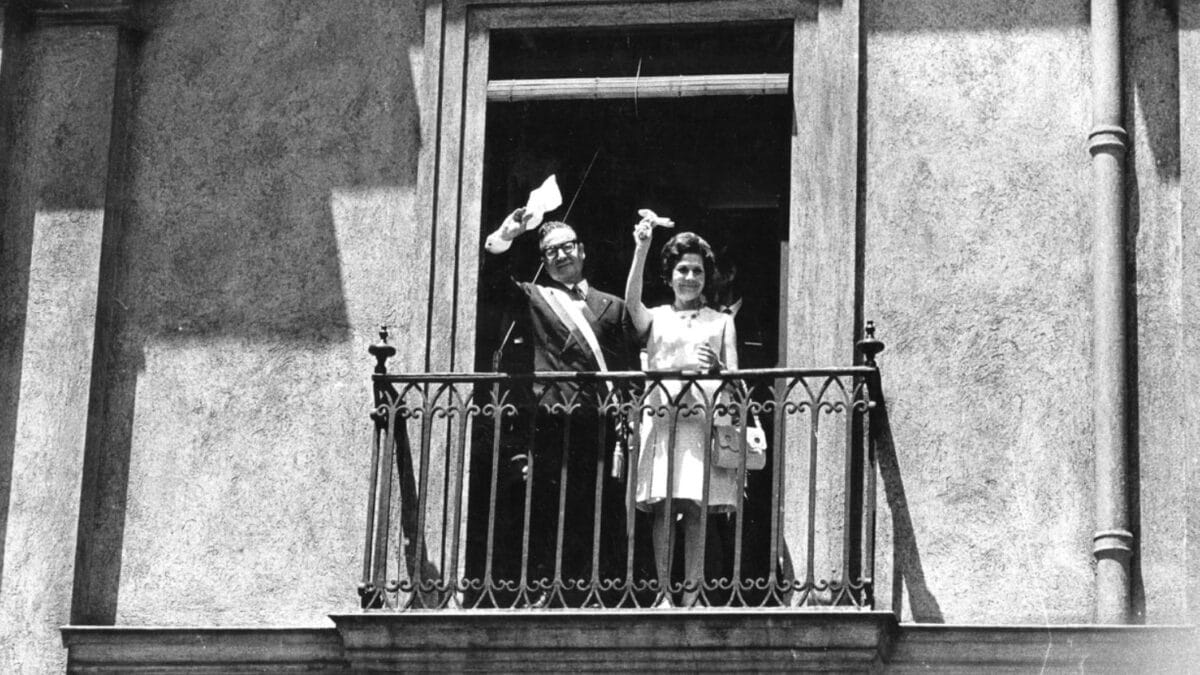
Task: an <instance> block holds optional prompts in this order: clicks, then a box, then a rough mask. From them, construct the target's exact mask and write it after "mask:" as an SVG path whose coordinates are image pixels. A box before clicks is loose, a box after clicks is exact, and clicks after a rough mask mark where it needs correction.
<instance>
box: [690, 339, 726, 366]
mask: <svg viewBox="0 0 1200 675" xmlns="http://www.w3.org/2000/svg"><path fill="white" fill-rule="evenodd" d="M696 360H697V361H698V362H699V363H700V369H701V370H707V371H709V372H712V373H715V372H718V371H720V370H721V368H722V367H723V365H722V364H721V359H720V357H718V356H717V352H716V351H715V350H714V349H713V348H712V347H710V346H708V344H707V343H705V344H700V345H696Z"/></svg>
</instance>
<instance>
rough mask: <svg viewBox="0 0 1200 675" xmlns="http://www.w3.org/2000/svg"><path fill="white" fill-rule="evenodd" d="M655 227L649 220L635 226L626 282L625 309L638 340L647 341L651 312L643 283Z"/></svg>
mask: <svg viewBox="0 0 1200 675" xmlns="http://www.w3.org/2000/svg"><path fill="white" fill-rule="evenodd" d="M652 231H653V227H652V226H651V224H650V221H649V220H646V219H643V220H642V222H640V223H638V224H637V225H634V226H633V242H634V245H635V248H634V249H633V263H632V264H631V265H630V267H629V279H628V280H627V281H626V282H625V308H626V309H628V310H629V318H631V319H633V327H634V329H636V330H637V334H638V338H640V339H645V337H646V333H647V331H649V330H650V311H649V310H648V309H646V305H645V304H643V303H642V281H643V277H644V275H645V270H646V255H647V254H648V253H649V252H650V234H651V232H652Z"/></svg>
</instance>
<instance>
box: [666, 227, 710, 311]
mask: <svg viewBox="0 0 1200 675" xmlns="http://www.w3.org/2000/svg"><path fill="white" fill-rule="evenodd" d="M688 253H695V254H697V255H699V256H700V259H701V260H703V261H704V290H705V295H706V296H707V295H709V291H711V290H712V285H713V283H715V282H716V269H717V257H716V256H715V255H713V251H712V247H711V246H709V245H708V242H707V241H704V239H703V238H702V237H701V236H700V235H698V234H696V233H695V232H680V233H679V234H677V235H675V236H674V237H671V238H670V239H668V240H667V243H665V244H663V247H662V279H663V281H664V282H665V283H666V284H667V286H670V285H671V273H672V272H673V271H674V270H675V265H677V264H679V261H680V260H681V259H682V258H683V256H685V255H687V254H688Z"/></svg>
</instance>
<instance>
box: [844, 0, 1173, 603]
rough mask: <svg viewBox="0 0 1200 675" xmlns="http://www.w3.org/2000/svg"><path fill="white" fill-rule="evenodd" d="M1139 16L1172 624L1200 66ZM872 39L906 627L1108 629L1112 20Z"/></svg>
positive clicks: (1136, 250) (1144, 243)
mask: <svg viewBox="0 0 1200 675" xmlns="http://www.w3.org/2000/svg"><path fill="white" fill-rule="evenodd" d="M1135 5H1136V6H1135V7H1132V8H1131V9H1130V10H1129V11H1128V12H1127V13H1126V15H1125V17H1124V21H1125V27H1124V31H1125V32H1124V40H1125V49H1126V87H1127V91H1128V94H1127V111H1128V112H1127V114H1126V127H1127V128H1128V130H1129V132H1130V140H1131V145H1130V148H1131V150H1130V160H1129V169H1130V173H1129V178H1128V185H1127V191H1128V194H1129V198H1128V208H1129V227H1130V239H1129V240H1130V242H1131V243H1132V246H1131V248H1130V254H1129V263H1128V267H1127V269H1128V271H1129V272H1128V273H1129V279H1130V281H1131V282H1132V287H1131V289H1130V294H1129V299H1130V308H1131V314H1132V315H1136V320H1137V324H1136V325H1135V324H1133V323H1132V322H1131V323H1130V326H1131V328H1130V331H1131V332H1130V335H1131V336H1136V339H1134V340H1131V342H1132V344H1133V347H1132V350H1131V364H1132V372H1131V392H1132V398H1133V400H1134V402H1135V404H1136V405H1137V406H1138V413H1137V415H1136V423H1135V428H1134V430H1133V434H1134V438H1135V441H1134V442H1133V444H1132V446H1131V457H1132V460H1131V469H1130V471H1131V476H1132V477H1133V478H1132V479H1131V485H1132V489H1133V491H1134V492H1135V493H1136V494H1137V495H1138V497H1137V498H1136V499H1135V500H1134V503H1133V507H1132V508H1133V514H1134V518H1135V522H1137V523H1138V524H1137V525H1135V527H1137V528H1140V530H1138V532H1137V534H1138V535H1139V538H1140V550H1139V551H1138V558H1137V563H1135V580H1134V602H1135V612H1136V613H1137V615H1138V617H1139V620H1145V621H1148V622H1153V623H1171V622H1179V621H1184V620H1186V618H1187V616H1186V610H1187V607H1186V603H1185V601H1184V592H1183V591H1184V589H1183V586H1182V585H1181V584H1179V583H1178V579H1180V578H1183V577H1185V576H1186V575H1187V572H1188V567H1187V557H1186V555H1185V542H1186V536H1185V535H1186V532H1185V529H1186V518H1185V514H1183V513H1182V512H1181V511H1180V510H1179V505H1180V504H1182V503H1184V502H1185V500H1186V485H1187V476H1186V473H1185V472H1184V471H1182V470H1181V469H1182V467H1184V466H1185V465H1186V449H1185V448H1184V445H1183V443H1182V442H1181V438H1182V433H1183V425H1182V419H1183V408H1182V405H1181V403H1180V401H1182V400H1183V399H1184V398H1185V397H1186V396H1187V390H1186V388H1185V387H1184V383H1183V381H1182V378H1181V377H1180V375H1179V369H1178V368H1177V367H1176V365H1177V363H1178V359H1179V358H1180V353H1179V350H1180V349H1181V343H1180V339H1179V338H1180V334H1179V330H1180V327H1181V325H1182V323H1181V322H1182V316H1181V301H1180V297H1181V290H1180V289H1181V283H1182V279H1183V276H1182V271H1181V268H1180V240H1181V225H1180V216H1179V208H1180V207H1179V192H1178V180H1179V160H1178V133H1179V129H1178V125H1179V118H1178V114H1177V111H1178V101H1179V98H1178V97H1179V93H1178V84H1177V79H1176V78H1177V77H1178V60H1177V59H1178V53H1177V50H1176V48H1175V44H1176V41H1175V37H1174V31H1175V30H1176V26H1175V24H1174V22H1173V20H1172V16H1171V14H1170V13H1169V12H1168V11H1167V10H1166V9H1165V8H1163V7H1160V6H1153V7H1150V6H1143V5H1140V4H1137V3H1135ZM865 21H866V24H867V31H868V38H867V39H868V43H867V90H866V92H867V94H866V103H867V108H866V111H867V152H866V157H867V160H866V175H865V180H866V235H865V272H864V279H865V281H864V285H865V288H864V296H865V300H864V312H865V316H867V317H868V318H875V319H876V320H877V321H878V322H879V323H880V324H881V327H882V330H883V333H882V337H883V338H884V339H885V341H887V343H888V350H887V352H885V354H884V358H883V373H884V381H885V388H886V390H887V393H888V398H889V408H890V411H891V417H892V420H891V421H892V425H893V433H894V438H895V444H896V454H897V462H896V464H897V466H898V470H899V473H898V475H896V476H892V478H891V483H892V485H891V486H890V488H891V490H892V492H891V493H890V494H889V496H890V497H891V501H890V503H889V502H888V501H885V502H884V504H885V507H884V511H885V512H886V516H885V517H883V518H881V519H880V522H881V527H880V539H881V542H883V545H882V546H881V549H882V550H883V551H885V552H886V553H885V559H884V560H882V561H881V563H882V564H881V568H880V572H881V574H882V576H883V579H882V581H883V582H884V583H885V584H888V583H891V581H892V572H893V570H892V568H891V564H892V562H893V560H894V561H895V562H896V564H897V566H898V568H899V569H900V570H901V575H902V576H903V577H904V580H905V582H906V585H905V587H904V592H903V599H902V600H901V603H902V605H903V615H904V616H905V617H910V618H915V619H917V620H922V621H946V622H951V623H954V622H971V623H980V622H1004V623H1012V622H1022V623H1039V622H1043V621H1044V622H1050V623H1071V622H1088V621H1091V620H1092V595H1093V592H1094V590H1093V586H1094V584H1093V571H1092V563H1091V556H1090V549H1091V536H1092V533H1093V531H1094V529H1095V526H1094V523H1093V489H1092V485H1093V481H1094V477H1093V472H1094V466H1093V460H1092V440H1091V439H1092V419H1091V405H1092V393H1091V375H1090V363H1091V358H1092V357H1091V340H1092V327H1091V326H1092V324H1091V322H1092V308H1091V303H1092V290H1091V281H1092V274H1093V269H1092V262H1091V238H1092V233H1091V228H1092V225H1091V213H1092V210H1091V209H1092V207H1091V205H1090V202H1091V189H1092V188H1091V174H1090V170H1089V162H1090V159H1089V156H1088V153H1087V151H1086V137H1087V133H1088V132H1089V130H1090V126H1091V107H1090V101H1091V61H1090V45H1089V42H1088V39H1089V38H1088V35H1089V33H1088V5H1087V3H1086V2H1066V1H1064V2H1041V3H1003V4H995V3H993V4H991V5H988V6H987V7H986V8H981V7H979V6H977V5H975V4H974V3H963V2H953V1H949V0H944V1H941V2H921V3H912V2H875V3H868V5H867V11H866V15H865ZM886 481H887V478H886V477H885V482H886ZM897 495H900V496H902V497H903V500H897V499H896V497H897ZM889 505H890V506H894V507H896V508H895V510H892V509H889V508H888V506H889ZM1139 518H1140V520H1139ZM893 553H894V558H893V557H892V556H891V555H890V554H893ZM881 599H883V600H885V601H886V600H888V596H887V595H886V594H884V593H883V592H882V591H881Z"/></svg>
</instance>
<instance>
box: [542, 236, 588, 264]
mask: <svg viewBox="0 0 1200 675" xmlns="http://www.w3.org/2000/svg"><path fill="white" fill-rule="evenodd" d="M578 250H579V240H578V239H572V240H571V241H564V242H563V243H561V244H558V245H556V246H547V247H546V248H544V249H542V257H543V258H545V259H546V260H554V259H555V258H557V257H558V256H559V255H560V254H561V255H568V256H570V255H575V252H576V251H578Z"/></svg>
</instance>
